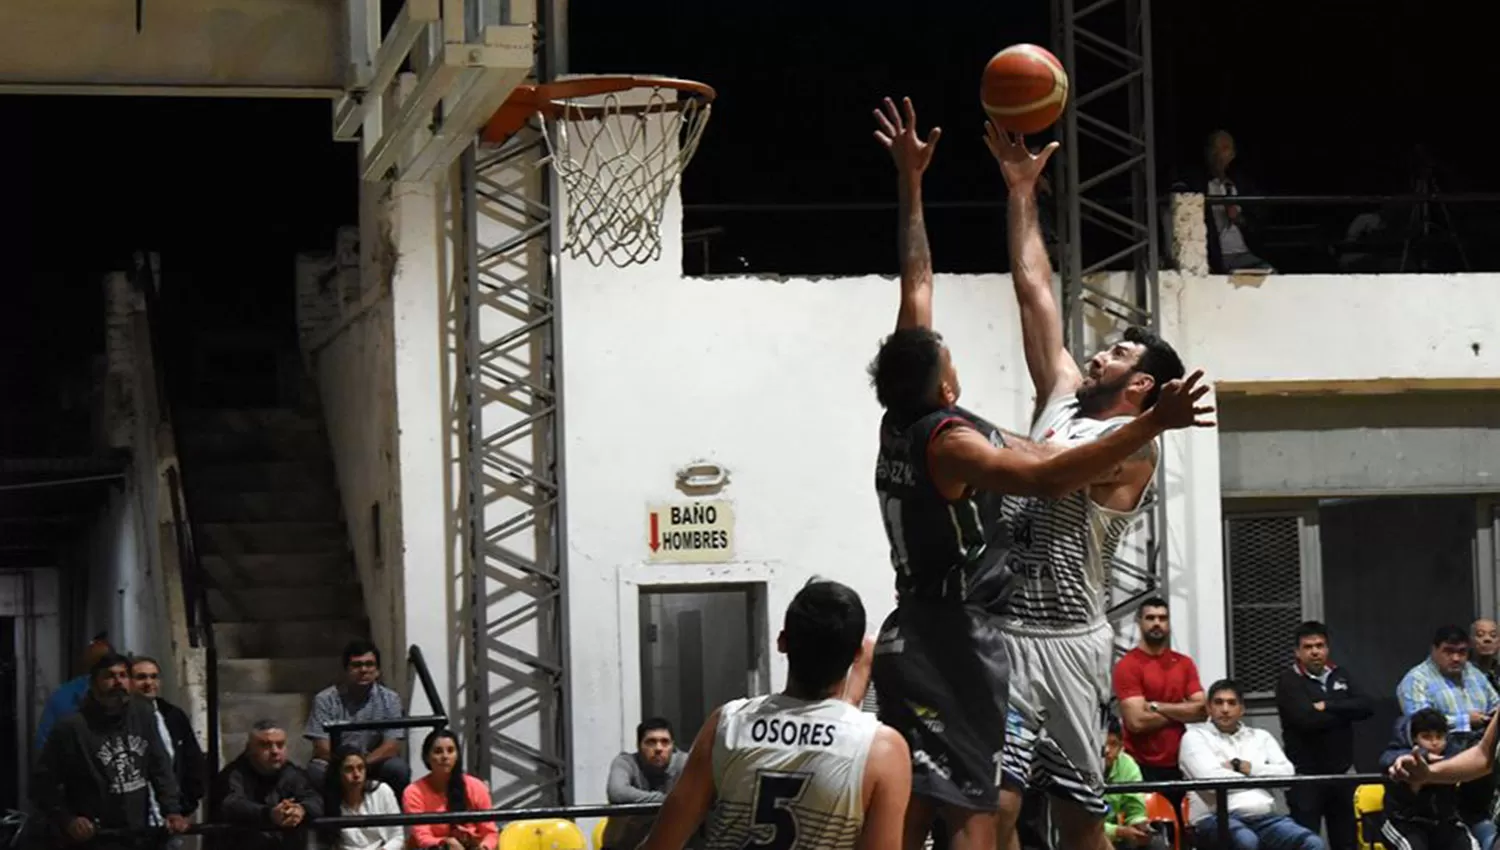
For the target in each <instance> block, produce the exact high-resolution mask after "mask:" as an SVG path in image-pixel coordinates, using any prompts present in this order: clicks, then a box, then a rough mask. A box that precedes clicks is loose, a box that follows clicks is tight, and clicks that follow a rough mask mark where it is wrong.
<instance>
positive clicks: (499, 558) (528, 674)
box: [451, 2, 571, 808]
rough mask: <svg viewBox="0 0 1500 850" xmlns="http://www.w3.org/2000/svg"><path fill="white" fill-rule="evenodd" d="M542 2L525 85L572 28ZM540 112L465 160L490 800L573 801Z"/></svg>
mask: <svg viewBox="0 0 1500 850" xmlns="http://www.w3.org/2000/svg"><path fill="white" fill-rule="evenodd" d="M537 6H538V17H539V21H538V24H539V39H538V49H537V50H538V52H537V61H536V65H535V69H534V73H533V75H532V77H531V78H529V79H528V82H533V83H534V82H546V81H548V80H550V79H551V78H552V77H553V76H554V75H555V73H556V68H557V66H558V64H559V58H558V54H559V53H560V50H561V42H562V39H561V33H562V29H563V27H564V26H565V25H566V21H565V20H564V19H563V16H562V15H561V14H560V13H559V12H558V10H557V9H556V8H554V7H553V5H552V4H550V3H547V2H540V3H538V4H537ZM546 155H547V148H546V142H545V140H544V138H543V136H542V133H541V127H540V126H539V125H538V124H537V119H533V120H532V123H531V124H530V125H528V126H526V127H525V128H523V129H522V130H520V131H519V132H517V133H516V134H515V135H513V136H511V137H510V138H509V139H508V140H506V141H505V142H504V143H503V144H501V145H499V146H490V145H484V144H480V143H478V142H477V141H476V142H475V143H474V144H473V145H472V146H471V147H470V148H469V149H468V150H467V151H466V152H465V153H464V154H463V157H462V159H461V161H460V165H459V179H458V181H457V183H458V185H457V187H456V188H455V192H454V197H453V199H452V201H451V203H452V210H453V211H454V213H455V215H454V216H453V217H452V222H453V226H454V229H455V233H454V236H453V244H454V246H455V251H454V263H455V264H458V263H465V264H466V265H465V266H464V268H463V269H462V271H463V276H464V284H465V285H464V286H463V287H462V298H463V299H464V304H463V308H464V309H463V313H462V321H463V322H464V325H465V327H464V329H463V333H462V339H463V343H464V344H463V348H462V351H461V360H462V369H461V374H462V376H463V377H462V380H463V381H464V385H465V392H464V400H465V403H466V404H467V408H468V409H467V414H468V416H467V433H466V441H465V442H466V446H465V452H464V454H465V469H464V474H465V476H466V478H467V482H466V487H465V493H466V496H467V510H468V516H467V540H468V561H469V563H468V564H467V565H466V567H467V570H466V574H467V576H468V592H469V594H470V599H469V602H470V623H469V627H470V629H471V631H470V637H471V638H472V640H471V641H468V643H469V646H470V650H471V655H470V658H469V659H467V662H468V665H469V672H470V674H471V675H470V682H471V688H470V692H469V694H468V702H469V705H470V710H471V715H470V721H471V725H470V730H471V732H472V733H473V734H472V735H471V740H473V741H474V742H475V743H476V744H477V746H476V748H475V752H474V753H473V757H472V758H471V759H470V760H471V762H472V763H473V764H474V771H475V773H476V774H478V775H480V776H481V777H484V778H486V779H487V781H488V784H489V785H490V786H491V788H493V789H494V802H495V805H496V806H497V807H501V808H505V807H514V806H524V805H561V804H566V803H568V802H570V798H571V788H570V781H569V779H570V777H569V759H570V753H569V720H570V718H569V703H568V664H567V659H568V645H567V622H568V621H567V597H566V586H565V576H566V546H565V543H564V539H563V535H564V527H563V513H562V508H563V463H562V394H561V386H560V377H561V371H562V369H561V361H560V356H559V350H558V344H559V339H558V335H559V326H558V312H557V262H556V257H557V254H558V251H557V236H558V234H557V232H556V229H555V222H556V218H555V216H554V209H553V198H554V196H555V188H554V186H555V184H554V182H553V173H552V170H551V169H550V168H549V167H548V166H547V164H546Z"/></svg>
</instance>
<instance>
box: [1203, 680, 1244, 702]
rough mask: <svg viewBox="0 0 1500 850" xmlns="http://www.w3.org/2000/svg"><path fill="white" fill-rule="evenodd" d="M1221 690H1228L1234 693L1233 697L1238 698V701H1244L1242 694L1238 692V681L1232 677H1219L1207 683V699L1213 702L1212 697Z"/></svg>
mask: <svg viewBox="0 0 1500 850" xmlns="http://www.w3.org/2000/svg"><path fill="white" fill-rule="evenodd" d="M1221 691H1229V692H1230V693H1232V694H1234V698H1235V699H1237V700H1239V701H1240V702H1244V701H1245V696H1244V694H1242V693H1240V685H1239V683H1238V682H1236V681H1235V680H1233V679H1220V680H1219V681H1217V682H1214V683H1213V684H1212V685H1209V686H1208V701H1209V702H1213V701H1214V697H1215V696H1217V695H1218V694H1219V693H1220V692H1221Z"/></svg>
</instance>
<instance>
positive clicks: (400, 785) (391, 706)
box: [302, 640, 411, 796]
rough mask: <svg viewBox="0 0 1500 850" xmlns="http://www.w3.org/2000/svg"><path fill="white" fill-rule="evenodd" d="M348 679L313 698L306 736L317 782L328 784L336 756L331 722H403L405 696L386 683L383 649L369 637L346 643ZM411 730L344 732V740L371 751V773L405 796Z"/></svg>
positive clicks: (368, 755)
mask: <svg viewBox="0 0 1500 850" xmlns="http://www.w3.org/2000/svg"><path fill="white" fill-rule="evenodd" d="M343 659H344V681H343V682H341V683H340V684H337V685H331V686H329V687H327V688H324V689H323V690H321V691H319V692H318V694H317V696H315V697H313V704H312V712H311V713H310V714H308V717H307V729H306V730H305V731H304V732H303V735H302V736H303V737H304V738H306V739H308V740H309V741H311V742H312V745H313V756H312V760H311V761H309V762H308V764H307V772H308V775H309V776H310V777H311V779H312V782H313V784H314V785H316V786H317V787H319V788H322V787H323V784H324V782H325V781H326V779H325V773H326V772H327V771H328V760H329V758H331V757H332V753H333V750H332V741H331V735H330V734H329V732H328V724H330V723H341V722H342V723H347V722H365V721H370V720H400V719H401V718H403V717H405V716H406V712H405V711H403V710H402V708H401V695H400V694H398V693H396V692H395V691H393V690H391V689H390V688H388V687H386V686H385V685H383V684H381V682H380V650H379V649H377V648H376V646H375V644H373V643H370V642H369V641H367V640H355V641H350V642H349V645H347V646H345V647H344V655H343ZM405 739H406V730H405V729H383V730H382V729H370V730H365V731H360V732H342V733H340V734H339V744H340V745H341V746H342V745H344V744H348V745H349V746H351V747H354V748H355V749H358V750H359V751H360V752H362V753H364V754H365V761H366V762H367V763H368V765H369V771H370V775H371V776H373V777H375V778H376V779H379V780H380V781H381V782H384V783H385V784H387V785H389V786H391V790H392V791H394V792H395V793H396V795H397V796H400V794H401V793H402V791H403V790H405V788H406V784H407V783H408V782H410V781H411V766H410V765H408V764H407V763H406V760H405V759H404V758H402V757H401V744H402V742H403V741H404V740H405Z"/></svg>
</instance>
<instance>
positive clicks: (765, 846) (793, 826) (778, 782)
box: [745, 771, 808, 850]
mask: <svg viewBox="0 0 1500 850" xmlns="http://www.w3.org/2000/svg"><path fill="white" fill-rule="evenodd" d="M807 780H808V775H807V774H805V773H771V772H770V771H762V772H761V773H760V774H759V775H758V776H757V777H756V779H755V803H754V808H755V813H754V822H753V824H752V825H753V827H754V829H753V830H752V832H751V838H750V840H749V841H746V842H745V847H746V848H751V847H754V848H758V850H792V848H793V847H796V846H797V831H798V830H797V815H796V814H795V813H794V812H793V811H792V804H794V803H796V802H797V801H798V800H800V799H802V792H803V791H804V790H806V789H807Z"/></svg>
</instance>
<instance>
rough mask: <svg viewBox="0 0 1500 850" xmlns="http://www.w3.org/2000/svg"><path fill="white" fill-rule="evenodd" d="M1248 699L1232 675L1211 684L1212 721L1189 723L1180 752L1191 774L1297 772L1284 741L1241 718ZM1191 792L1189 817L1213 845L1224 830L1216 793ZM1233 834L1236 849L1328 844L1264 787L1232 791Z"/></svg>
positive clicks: (1292, 849) (1308, 849)
mask: <svg viewBox="0 0 1500 850" xmlns="http://www.w3.org/2000/svg"><path fill="white" fill-rule="evenodd" d="M1244 715H1245V703H1244V700H1243V699H1241V697H1240V688H1239V685H1236V684H1235V683H1234V682H1232V681H1230V680H1228V679H1220V680H1219V681H1217V682H1214V683H1213V685H1212V686H1210V687H1209V689H1208V722H1207V723H1197V724H1194V725H1192V726H1189V727H1188V728H1187V732H1186V733H1185V734H1183V736H1182V749H1181V750H1180V751H1179V753H1178V762H1179V766H1180V767H1181V768H1182V775H1183V776H1184V777H1186V778H1188V779H1236V778H1239V777H1241V776H1291V775H1292V774H1293V773H1294V772H1295V770H1294V769H1293V767H1292V763H1291V761H1289V760H1288V759H1287V757H1286V753H1284V752H1282V751H1281V744H1279V743H1277V741H1276V738H1275V737H1273V736H1272V735H1271V733H1270V732H1267V731H1266V730H1264V729H1256V728H1254V727H1251V726H1246V725H1245V724H1244V723H1243V722H1241V718H1243V717H1244ZM1216 793H1218V792H1213V791H1195V792H1193V793H1192V794H1190V795H1188V813H1189V814H1188V819H1189V820H1190V821H1191V822H1192V823H1193V826H1194V828H1195V829H1196V830H1197V832H1198V845H1199V846H1200V847H1203V846H1211V845H1212V844H1213V843H1214V841H1215V838H1216V836H1217V834H1218V832H1217V829H1218V823H1217V819H1216V818H1215V816H1214V803H1215V799H1214V796H1215V794H1216ZM1227 793H1228V794H1229V840H1230V845H1231V848H1232V850H1261V848H1264V850H1326V845H1324V843H1323V839H1322V838H1320V837H1318V835H1317V833H1314V832H1312V831H1310V830H1308V829H1307V828H1306V827H1303V826H1300V825H1298V823H1297V822H1296V821H1294V820H1292V819H1291V818H1290V817H1288V816H1286V815H1284V814H1281V813H1279V812H1277V811H1276V798H1275V797H1273V796H1271V792H1270V791H1267V790H1265V789H1262V788H1247V789H1245V790H1242V791H1229V792H1227Z"/></svg>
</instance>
